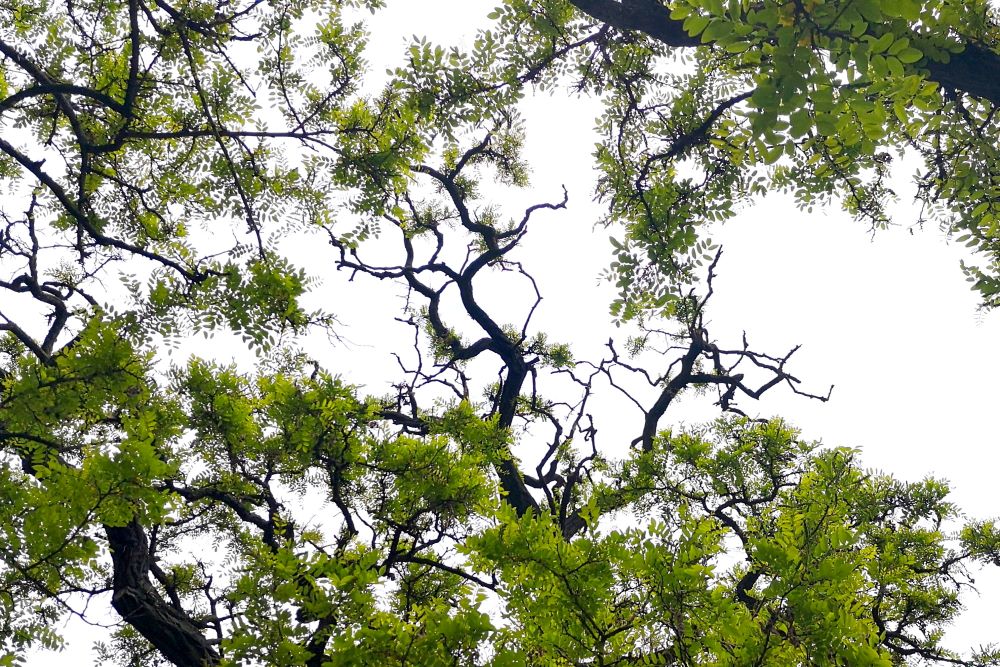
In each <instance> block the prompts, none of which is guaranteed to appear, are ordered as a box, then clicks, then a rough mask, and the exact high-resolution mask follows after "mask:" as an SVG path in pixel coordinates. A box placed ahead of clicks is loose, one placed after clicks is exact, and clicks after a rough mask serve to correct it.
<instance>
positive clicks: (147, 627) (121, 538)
mask: <svg viewBox="0 0 1000 667" xmlns="http://www.w3.org/2000/svg"><path fill="white" fill-rule="evenodd" d="M104 533H105V535H107V538H108V543H109V544H110V546H111V561H112V563H113V564H114V580H113V583H114V594H113V595H112V598H111V606H113V607H114V608H115V611H117V612H118V613H119V614H120V615H121V617H122V619H124V621H125V622H126V623H128V624H129V625H131V626H132V627H133V628H135V629H136V631H138V632H139V634H141V635H142V636H143V637H145V638H146V640H147V641H149V643H151V644H152V645H153V646H155V647H156V650H157V651H159V652H160V654H162V655H163V657H165V658H166V659H167V660H169V661H170V662H172V663H174V664H175V665H178V666H179V667H205V666H206V665H214V664H216V663H218V662H219V654H218V653H217V652H216V651H215V649H214V648H212V646H211V645H210V644H209V643H208V640H207V639H206V638H205V636H204V635H202V634H201V632H200V631H199V630H198V628H197V626H195V624H194V623H193V622H192V621H191V619H190V618H188V616H187V615H186V614H184V613H183V612H180V611H178V610H177V609H174V608H173V607H172V606H170V605H169V604H167V603H166V602H165V601H164V600H163V598H162V597H160V594H159V593H157V592H156V589H154V588H153V585H152V584H151V583H150V582H149V567H150V563H151V560H152V558H151V555H150V553H149V540H148V539H147V538H146V533H145V531H144V530H143V529H142V526H140V525H139V523H138V522H137V521H135V520H133V521H132V522H131V523H129V524H128V525H127V526H122V527H119V526H105V527H104Z"/></svg>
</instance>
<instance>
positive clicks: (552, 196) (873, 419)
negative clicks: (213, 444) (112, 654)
mask: <svg viewBox="0 0 1000 667" xmlns="http://www.w3.org/2000/svg"><path fill="white" fill-rule="evenodd" d="M492 4H493V3H492V2H481V1H470V0H463V1H462V2H456V1H454V0H421V2H412V1H406V0H397V1H396V2H393V3H391V9H390V10H386V11H383V12H382V13H380V14H379V15H378V16H377V17H375V19H374V22H373V24H372V33H373V38H372V45H373V47H374V48H375V51H373V53H372V56H371V60H372V61H373V70H374V71H375V72H381V71H382V70H384V69H385V66H387V65H388V64H389V63H390V62H394V58H395V56H396V55H398V54H401V53H402V52H403V48H404V44H405V39H406V38H407V37H408V36H409V35H412V34H416V35H426V36H428V37H430V38H431V40H432V41H437V42H440V43H445V44H451V43H455V42H456V41H457V38H458V36H459V34H460V33H462V34H468V32H469V30H470V29H471V28H474V27H475V26H478V25H482V23H483V17H484V16H485V14H486V13H487V12H488V11H489V8H490V7H491V6H492ZM366 16H367V15H366ZM595 109H596V107H595V106H594V105H593V103H591V102H586V101H581V100H575V99H566V98H564V97H548V96H545V97H540V98H533V99H529V100H527V101H526V103H525V113H526V118H527V123H528V124H527V130H528V136H527V141H528V143H527V146H526V157H527V160H528V162H529V164H531V165H532V169H533V177H532V186H531V188H529V189H528V190H527V191H525V192H524V193H522V194H521V195H520V197H522V198H523V201H522V202H516V201H506V202H505V203H506V204H511V205H520V204H522V203H523V204H524V205H527V204H531V203H534V202H537V201H540V200H558V199H559V196H560V194H561V189H560V187H561V185H563V184H565V185H566V186H567V188H568V189H569V196H570V205H569V208H568V210H567V211H563V212H557V213H549V214H544V215H539V216H538V220H537V221H536V224H535V225H534V227H533V228H532V231H531V232H530V233H529V235H528V238H527V243H526V248H525V251H524V253H523V254H522V257H523V258H524V260H525V263H526V264H527V265H528V268H529V270H531V271H532V272H533V274H534V275H535V277H536V278H537V279H538V281H539V284H540V286H541V289H542V292H543V295H544V297H545V300H544V301H543V303H542V306H541V308H540V310H539V312H538V313H537V315H536V319H535V324H536V327H537V329H539V330H544V331H548V332H549V333H550V340H553V341H566V342H569V343H571V344H572V346H573V349H574V352H576V353H577V354H578V355H579V356H587V354H586V352H587V350H591V351H592V352H594V354H599V350H598V348H599V346H600V345H602V344H603V342H604V341H606V340H607V338H608V336H609V335H618V336H621V333H622V332H620V331H619V332H616V331H615V329H614V327H612V326H611V325H610V324H609V317H608V314H607V305H608V303H609V301H610V298H612V294H613V292H612V290H611V289H610V288H609V287H608V286H600V287H599V286H598V285H597V276H598V274H599V273H600V271H601V270H602V269H603V268H604V267H605V266H606V265H607V263H608V262H609V261H610V245H609V244H608V243H607V240H606V238H607V232H605V231H604V230H603V229H597V230H595V229H594V226H593V223H594V222H595V221H596V220H597V219H598V218H599V217H600V215H601V213H602V207H601V206H599V205H594V204H592V203H590V195H591V192H592V189H593V175H592V168H591V164H592V160H591V157H590V156H591V153H592V150H593V144H594V142H595V137H594V135H593V132H592V130H591V128H592V126H593V120H594V115H593V113H594V111H595ZM914 217H915V214H914V212H913V211H912V210H908V209H907V208H906V207H905V206H901V212H900V215H899V217H898V219H897V222H898V223H899V224H900V226H901V227H900V228H899V229H895V230H890V231H888V232H881V233H879V234H877V235H876V236H875V238H874V240H873V239H872V237H871V236H870V235H869V234H868V233H867V232H866V229H865V228H864V227H863V225H861V224H860V223H854V222H853V221H851V220H850V219H849V218H847V217H846V216H844V215H843V214H841V213H839V212H838V211H834V210H831V211H825V212H816V213H813V214H806V213H804V212H801V211H799V210H797V209H795V208H794V206H792V205H791V204H790V203H789V202H788V201H787V200H785V199H783V198H781V197H772V198H769V199H768V200H766V201H764V202H762V203H760V204H759V205H757V206H756V207H754V208H753V209H751V210H748V211H745V212H743V213H741V214H740V215H738V216H737V217H736V218H735V219H734V220H732V221H730V222H729V223H727V224H726V225H725V226H724V227H723V228H722V229H720V230H718V231H717V232H715V233H714V234H713V238H714V239H715V240H716V241H717V242H721V243H722V245H723V247H724V249H725V254H724V256H723V260H722V262H721V263H720V265H719V269H718V274H719V277H718V279H717V281H716V295H715V297H714V298H713V302H712V303H711V304H710V307H709V319H710V321H711V324H712V326H711V327H710V331H711V332H712V333H713V335H714V336H715V337H716V339H717V340H719V341H720V343H722V344H726V343H727V342H728V343H731V344H732V345H736V344H738V342H739V340H740V335H741V332H742V331H743V330H746V331H747V333H748V335H749V338H750V342H751V344H752V345H753V346H754V347H755V349H757V350H761V351H766V352H771V353H783V352H785V351H787V349H789V348H791V347H792V346H794V345H797V344H800V343H801V344H802V345H803V347H802V349H801V350H800V351H799V352H798V353H797V354H796V356H795V357H793V363H792V364H791V369H792V372H793V373H795V374H796V375H797V376H798V377H799V378H800V379H802V380H803V383H804V387H805V388H806V389H810V390H813V391H815V392H816V393H824V392H825V389H826V388H827V387H828V386H829V385H830V384H834V385H836V388H835V389H834V392H833V397H832V399H831V401H830V402H829V403H825V404H823V403H819V402H816V401H811V400H808V399H805V398H801V397H796V396H793V395H791V392H789V391H787V390H784V389H775V390H772V392H771V394H769V395H768V396H767V398H766V400H764V401H761V402H760V403H758V404H752V403H750V402H748V401H743V402H741V406H742V407H743V408H744V409H745V410H747V411H748V412H751V413H754V412H757V413H759V414H761V415H780V416H782V417H784V418H786V419H787V420H788V421H790V422H791V423H793V424H795V425H797V426H798V427H800V428H801V429H802V431H803V434H804V436H805V437H806V438H807V439H821V440H822V441H823V442H824V443H826V444H830V445H847V446H851V447H858V448H860V449H861V450H862V452H863V455H862V456H863V461H864V463H865V464H866V465H869V466H871V467H873V468H879V469H882V470H885V471H887V472H891V473H892V474H894V475H896V476H898V477H901V478H904V479H909V480H917V479H920V478H922V477H924V476H925V475H933V476H935V477H940V478H945V479H947V480H950V481H951V482H952V485H953V489H954V493H953V500H954V501H955V502H956V503H958V504H959V505H960V506H961V507H963V508H964V509H965V510H966V511H967V513H968V514H969V515H970V516H975V517H981V518H982V517H988V516H991V515H993V514H996V513H998V512H997V501H998V493H997V482H996V469H997V462H998V455H997V453H996V452H997V447H998V445H1000V442H998V439H1000V437H998V435H997V430H996V428H995V426H994V421H995V418H996V416H997V415H998V414H1000V412H996V411H995V410H996V401H997V394H996V390H995V384H996V379H997V378H1000V347H998V345H997V342H998V341H1000V316H998V314H986V315H982V314H979V313H977V310H976V305H977V298H976V295H975V294H974V293H973V292H972V291H971V290H970V289H969V286H968V284H967V283H966V282H965V281H964V277H963V275H962V273H961V271H960V270H959V265H958V263H959V259H960V258H962V257H964V256H965V255H964V254H963V252H962V251H963V249H962V248H961V246H956V245H949V244H948V243H947V242H946V239H945V238H944V235H943V234H942V233H941V232H940V231H938V230H936V229H926V230H923V231H920V230H917V231H916V233H915V234H913V235H911V234H910V233H909V232H908V231H907V229H906V228H907V227H908V226H909V225H910V224H911V223H912V221H913V219H914ZM313 245H315V244H313ZM308 247H309V245H308V243H304V244H303V245H302V250H303V251H305V252H308V253H309V254H310V256H307V257H304V258H303V259H304V260H305V262H304V263H305V264H307V265H310V264H311V265H313V266H314V267H316V268H320V267H324V266H326V267H328V266H329V261H330V259H331V256H330V255H329V252H331V251H330V250H329V249H322V250H320V251H319V253H318V254H312V253H313V252H314V251H312V250H307V248H308ZM345 277H346V276H344V275H342V274H340V275H334V276H331V277H329V278H328V279H327V281H326V283H324V287H323V288H321V289H320V290H319V291H318V292H317V293H316V294H315V295H314V297H315V298H316V299H317V302H319V303H322V304H323V305H325V306H326V307H327V308H331V309H332V310H333V311H334V312H337V313H338V314H339V315H340V317H341V319H342V320H343V321H344V322H345V323H346V325H347V328H346V329H345V330H344V332H343V333H344V334H345V336H346V337H347V338H348V339H351V340H352V341H355V343H356V344H355V345H351V346H349V347H341V348H335V349H330V348H326V349H324V350H323V351H320V350H318V349H317V350H310V352H314V353H315V354H316V355H317V356H319V357H320V358H321V359H323V360H324V361H325V362H326V363H327V364H328V365H329V366H330V367H331V368H333V369H337V368H341V369H343V370H342V372H343V374H344V376H345V379H347V380H348V381H350V382H355V383H364V384H367V385H368V388H369V389H370V390H371V391H373V392H375V393H381V392H382V391H383V389H384V386H383V385H380V382H381V381H383V380H384V379H385V378H392V377H394V376H398V372H397V370H396V364H395V361H394V360H393V359H392V357H391V356H390V355H389V353H388V352H389V351H391V350H398V351H402V352H405V351H407V350H408V349H409V347H408V345H409V342H408V341H410V340H411V335H412V334H411V333H410V331H409V330H408V329H406V328H401V327H398V326H396V325H394V324H393V322H392V318H393V317H394V316H396V315H398V314H399V310H398V308H399V305H400V304H401V302H400V301H398V300H397V296H396V295H398V294H400V293H401V291H400V289H399V288H397V287H391V286H384V285H383V286H374V285H372V284H371V282H370V281H364V280H362V279H359V280H358V282H356V283H355V284H354V285H351V286H350V287H349V288H348V289H342V288H343V287H346V284H345V283H344V282H343V281H344V278H345ZM483 294H484V297H483V298H484V301H486V302H487V303H488V304H492V306H493V307H495V308H501V309H502V308H503V307H505V306H509V305H512V304H511V303H510V300H509V299H508V296H509V292H506V291H498V292H495V293H491V294H487V293H485V292H484V293H483ZM505 302H506V303H505ZM373 304H376V305H377V306H378V307H376V308H373V307H372V305H373ZM383 306H384V307H383ZM512 319H513V318H512ZM393 332H396V333H398V334H400V335H401V336H402V338H396V337H395V334H394V333H393ZM622 338H624V336H622ZM202 345H204V344H203V343H198V344H197V347H199V348H201V346H202ZM201 353H202V354H206V353H210V352H209V351H207V350H206V351H202V352H201ZM359 369H365V376H366V377H360V376H358V375H357V374H358V373H359ZM681 408H682V410H681V415H682V416H683V418H684V419H686V420H688V421H692V420H698V419H703V418H711V417H713V416H715V415H716V414H717V409H715V408H712V407H711V405H710V401H706V400H705V399H702V400H701V401H700V402H699V401H690V400H689V401H685V402H684V403H683V404H682V406H681ZM638 416H639V415H638V413H635V414H632V413H625V417H626V418H630V417H631V418H632V419H637V418H638ZM667 418H668V419H671V415H670V414H668V416H667ZM673 419H674V421H673V423H677V422H676V413H675V417H674V418H673ZM635 423H637V422H635ZM661 425H664V426H665V425H667V424H661ZM630 429H631V430H636V429H635V427H630ZM632 435H634V434H632ZM977 580H978V582H979V584H980V588H981V591H982V592H983V595H982V597H979V598H976V597H971V596H970V597H967V598H966V602H967V605H968V611H967V612H966V614H965V615H964V616H963V618H962V620H961V621H960V622H959V624H957V625H956V627H955V628H954V629H953V630H952V631H951V632H950V633H949V635H948V639H949V644H950V645H951V646H952V647H954V648H956V649H958V650H962V649H965V648H967V647H969V646H970V645H971V646H977V645H979V644H982V643H987V642H989V641H993V640H996V639H998V637H997V633H996V631H995V630H994V629H993V628H994V623H991V620H992V619H995V618H1000V573H997V572H995V571H991V572H986V573H983V575H981V576H980V577H978V578H977ZM73 635H77V633H76V632H73ZM77 636H78V635H77ZM88 644H89V642H88V641H86V640H83V641H82V642H81V643H79V644H76V645H74V646H71V648H70V651H69V653H66V654H62V655H52V654H46V655H37V656H35V657H33V658H32V660H31V661H30V663H29V664H31V665H38V666H45V665H56V664H58V663H60V662H62V661H64V660H65V658H66V657H76V658H77V659H78V660H85V658H84V656H87V655H89V649H88V648H87V646H88Z"/></svg>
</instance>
